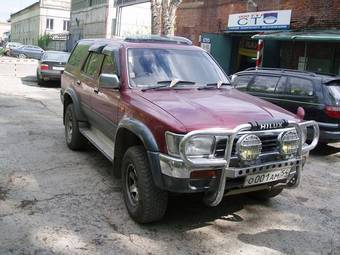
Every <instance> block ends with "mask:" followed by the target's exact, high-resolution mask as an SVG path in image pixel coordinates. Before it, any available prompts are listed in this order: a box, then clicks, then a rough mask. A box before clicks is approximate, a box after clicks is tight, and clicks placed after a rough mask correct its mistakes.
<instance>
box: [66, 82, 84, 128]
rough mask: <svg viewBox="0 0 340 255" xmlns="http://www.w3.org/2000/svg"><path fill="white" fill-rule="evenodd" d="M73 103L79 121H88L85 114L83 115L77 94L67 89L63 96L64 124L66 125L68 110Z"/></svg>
mask: <svg viewBox="0 0 340 255" xmlns="http://www.w3.org/2000/svg"><path fill="white" fill-rule="evenodd" d="M71 103H72V104H73V105H74V109H75V114H76V118H77V120H78V121H86V118H85V116H84V114H83V112H82V110H81V108H80V101H79V99H78V96H77V94H76V92H75V91H74V90H73V89H66V90H65V92H64V94H63V105H64V109H63V123H64V124H65V112H66V108H67V106H68V105H69V104H71Z"/></svg>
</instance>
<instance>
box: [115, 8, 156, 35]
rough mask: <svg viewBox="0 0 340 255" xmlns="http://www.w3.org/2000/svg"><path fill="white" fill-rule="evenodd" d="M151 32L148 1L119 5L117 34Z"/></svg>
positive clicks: (143, 33)
mask: <svg viewBox="0 0 340 255" xmlns="http://www.w3.org/2000/svg"><path fill="white" fill-rule="evenodd" d="M138 34H140V35H146V34H151V4H150V2H146V3H139V4H133V5H128V6H123V7H120V9H119V22H118V23H117V35H118V36H122V37H124V36H128V35H138Z"/></svg>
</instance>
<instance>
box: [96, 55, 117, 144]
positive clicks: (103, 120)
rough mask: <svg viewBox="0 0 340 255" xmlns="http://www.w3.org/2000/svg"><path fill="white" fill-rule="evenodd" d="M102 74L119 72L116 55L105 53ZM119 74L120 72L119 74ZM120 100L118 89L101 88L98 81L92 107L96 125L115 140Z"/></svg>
mask: <svg viewBox="0 0 340 255" xmlns="http://www.w3.org/2000/svg"><path fill="white" fill-rule="evenodd" d="M100 74H117V68H116V64H115V60H114V57H113V56H112V55H105V56H104V60H103V64H102V67H101V69H100ZM117 75H118V74H117ZM119 100H120V93H119V90H118V89H117V90H116V89H111V88H101V87H100V86H99V83H98V82H97V83H96V87H95V89H94V94H93V96H92V97H91V107H92V111H93V113H94V114H95V115H96V116H95V118H96V125H97V128H98V129H100V130H101V131H102V132H103V133H104V134H105V135H107V136H108V137H110V138H111V139H112V141H114V137H115V133H116V129H117V125H116V123H117V110H118V103H119Z"/></svg>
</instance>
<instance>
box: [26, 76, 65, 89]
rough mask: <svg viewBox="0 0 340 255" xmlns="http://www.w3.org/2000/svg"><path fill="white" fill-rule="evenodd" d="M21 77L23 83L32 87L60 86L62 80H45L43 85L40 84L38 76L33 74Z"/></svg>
mask: <svg viewBox="0 0 340 255" xmlns="http://www.w3.org/2000/svg"><path fill="white" fill-rule="evenodd" d="M20 79H21V82H22V84H23V85H26V86H30V87H42V88H60V81H45V82H44V83H43V84H42V85H39V84H38V81H37V77H36V76H33V75H30V76H25V77H21V78H20Z"/></svg>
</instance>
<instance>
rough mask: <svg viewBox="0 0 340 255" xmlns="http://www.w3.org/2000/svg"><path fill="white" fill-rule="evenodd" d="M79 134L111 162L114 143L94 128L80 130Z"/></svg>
mask: <svg viewBox="0 0 340 255" xmlns="http://www.w3.org/2000/svg"><path fill="white" fill-rule="evenodd" d="M79 130H80V133H82V135H83V136H85V137H86V138H87V139H88V140H89V141H90V142H91V143H92V144H93V145H94V146H95V147H96V148H97V149H98V150H100V151H101V152H102V153H103V154H104V156H105V157H107V158H108V159H109V160H110V161H111V162H113V157H114V148H115V146H114V142H113V141H112V140H111V139H110V138H109V137H107V136H106V135H104V134H103V132H101V131H100V130H98V129H96V128H93V127H91V128H80V129H79Z"/></svg>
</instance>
